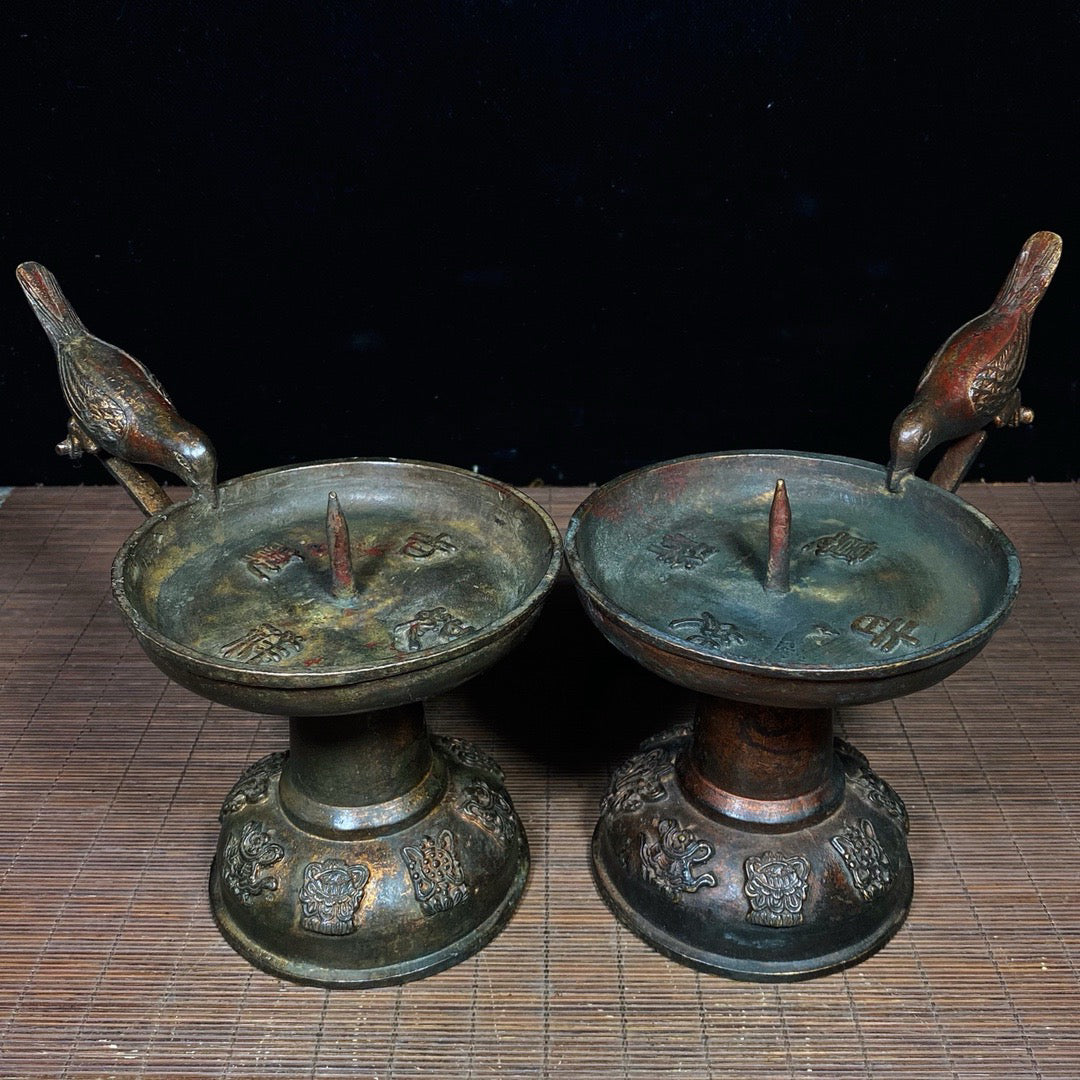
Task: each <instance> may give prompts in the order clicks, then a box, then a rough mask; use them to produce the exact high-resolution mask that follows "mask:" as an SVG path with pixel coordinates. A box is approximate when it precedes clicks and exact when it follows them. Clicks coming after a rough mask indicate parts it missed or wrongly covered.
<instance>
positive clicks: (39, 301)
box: [15, 262, 87, 346]
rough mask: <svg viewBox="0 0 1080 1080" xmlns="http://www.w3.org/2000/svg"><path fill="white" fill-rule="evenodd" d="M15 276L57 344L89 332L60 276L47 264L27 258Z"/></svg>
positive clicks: (42, 323)
mask: <svg viewBox="0 0 1080 1080" xmlns="http://www.w3.org/2000/svg"><path fill="white" fill-rule="evenodd" d="M15 276H16V277H17V278H18V279H19V284H20V285H21V286H22V290H23V292H24V293H26V299H27V300H29V301H30V306H31V307H32V308H33V309H34V314H35V315H36V316H37V317H38V322H40V323H41V325H42V327H43V328H44V330H45V333H46V334H48V335H49V338H50V340H51V341H52V343H53V345H54V346H55V345H59V344H60V343H61V342H63V341H67V340H69V339H70V338H73V337H76V336H77V335H79V334H85V333H87V329H86V327H85V326H83V322H82V319H80V318H79V316H78V315H76V314H75V309H74V308H73V307H72V306H71V305H70V304H69V303H68V302H67V298H66V297H65V296H64V294H63V293H62V292H61V291H60V285H59V283H58V282H57V280H56V278H54V277H53V276H52V274H50V273H49V271H48V270H46V269H45V267H44V266H42V265H41V264H40V263H35V262H25V263H23V264H22V265H21V266H19V267H18V269H16V271H15Z"/></svg>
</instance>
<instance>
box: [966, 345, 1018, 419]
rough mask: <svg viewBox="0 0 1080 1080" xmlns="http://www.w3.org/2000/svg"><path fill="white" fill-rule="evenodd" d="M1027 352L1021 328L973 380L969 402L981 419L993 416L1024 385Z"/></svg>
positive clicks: (969, 391) (969, 390)
mask: <svg viewBox="0 0 1080 1080" xmlns="http://www.w3.org/2000/svg"><path fill="white" fill-rule="evenodd" d="M1026 352H1027V334H1026V333H1024V327H1023V326H1021V327H1020V328H1018V332H1017V333H1015V334H1013V336H1012V337H1011V338H1009V340H1008V341H1007V342H1006V343H1005V344H1004V345H1003V346H1002V348H1001V349H1000V350H999V351H998V352H997V353H995V354H994V356H992V357H991V358H990V361H989V363H987V364H986V366H985V367H983V368H982V370H980V371H979V372H978V373H977V374H976V375H975V377H974V378H973V379H972V380H971V385H970V388H969V389H968V400H969V401H970V402H971V405H972V408H974V409H975V411H976V412H977V413H978V414H979V415H981V416H993V415H994V414H995V413H997V412H998V410H999V409H1001V408H1002V406H1003V405H1004V404H1005V402H1006V401H1007V400H1008V398H1009V395H1010V394H1011V393H1012V392H1013V391H1014V390H1015V389H1016V384H1017V383H1018V382H1019V381H1020V375H1021V373H1022V372H1023V370H1024V354H1025V353H1026Z"/></svg>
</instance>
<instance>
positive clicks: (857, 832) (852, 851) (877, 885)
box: [830, 818, 892, 900]
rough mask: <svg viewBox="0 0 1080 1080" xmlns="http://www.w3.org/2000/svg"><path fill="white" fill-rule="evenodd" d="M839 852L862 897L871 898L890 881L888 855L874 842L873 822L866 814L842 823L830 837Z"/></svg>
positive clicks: (886, 886)
mask: <svg viewBox="0 0 1080 1080" xmlns="http://www.w3.org/2000/svg"><path fill="white" fill-rule="evenodd" d="M830 843H831V844H832V846H833V847H834V848H836V850H837V851H838V852H839V853H840V854H841V855H842V856H843V858H844V862H845V863H846V864H847V868H848V872H849V873H850V874H851V881H852V884H853V885H854V886H855V891H856V892H857V893H858V894H859V895H860V896H861V897H862V898H863V899H864V900H873V898H874V897H875V896H877V895H878V894H879V893H883V892H884V891H885V890H886V889H887V888H888V887H889V885H890V883H891V882H892V870H891V869H890V868H889V858H888V856H887V855H886V854H885V852H884V851H883V850H882V848H881V845H880V844H879V843H878V839H877V835H876V834H875V832H874V826H873V825H872V824H871V823H870V822H869V821H867V819H866V818H860V819H859V820H858V821H857V822H855V823H854V824H849V825H847V826H845V828H844V831H843V832H842V833H841V834H840V835H839V836H834V837H833V838H832V840H831V841H830Z"/></svg>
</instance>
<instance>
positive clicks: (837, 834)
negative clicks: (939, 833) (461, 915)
mask: <svg viewBox="0 0 1080 1080" xmlns="http://www.w3.org/2000/svg"><path fill="white" fill-rule="evenodd" d="M690 739H691V735H690V730H689V729H688V728H683V729H676V730H673V731H671V732H667V733H665V734H663V735H660V736H657V737H656V738H653V739H650V740H647V741H646V742H645V743H643V744H642V746H641V748H640V752H639V753H638V754H636V755H635V756H634V757H632V758H630V759H629V761H627V762H625V763H624V764H623V765H622V766H621V767H620V768H619V769H618V770H616V772H615V775H614V777H613V779H612V784H611V788H610V790H609V791H608V794H607V795H606V796H605V798H604V801H603V803H602V805H601V814H600V820H599V822H598V823H597V826H596V831H595V833H594V836H593V845H592V855H593V870H594V874H595V878H596V883H597V887H598V889H599V891H600V894H601V896H603V898H604V900H605V901H606V903H607V904H608V906H609V907H610V908H611V910H612V911H613V912H614V914H615V915H616V917H617V918H618V919H619V920H620V921H621V922H622V923H623V924H624V925H625V926H627V927H628V928H629V929H630V930H632V931H633V932H634V933H635V934H637V935H638V936H639V937H640V938H642V939H643V940H644V941H646V942H647V943H648V944H649V945H651V946H652V947H653V948H655V949H657V950H658V951H659V952H661V953H664V954H665V955H666V956H669V957H671V958H672V959H674V960H678V961H680V962H681V963H684V964H688V965H689V966H691V967H695V968H699V969H701V970H704V971H709V972H715V973H717V974H721V975H726V976H728V977H730V978H734V979H742V980H748V981H756V982H773V981H790V980H795V979H805V978H810V977H812V976H815V975H824V974H826V973H827V972H830V971H835V970H837V969H839V968H843V967H847V966H848V965H850V964H855V963H857V962H858V961H860V960H862V959H863V958H865V957H866V956H868V955H870V954H871V953H873V952H874V951H875V950H877V949H879V948H880V947H881V946H882V945H884V944H885V942H886V941H888V939H889V938H890V937H891V936H892V935H893V934H894V933H895V932H896V931H897V929H899V927H900V926H901V924H902V923H903V921H904V918H905V916H906V915H907V911H908V908H909V907H910V905H911V897H912V890H913V878H912V869H911V859H910V857H909V855H908V850H907V841H906V839H905V833H906V831H907V813H906V811H905V809H904V805H903V803H902V802H901V800H900V798H899V797H898V796H897V795H896V793H895V792H894V791H893V790H892V789H891V788H890V787H889V786H888V785H887V784H886V783H885V782H884V781H882V780H881V779H880V778H879V777H878V776H877V775H876V774H875V773H874V772H873V771H872V770H871V769H870V767H869V764H868V763H867V761H866V759H865V758H864V757H863V756H862V755H861V754H860V753H859V752H858V751H857V750H855V749H854V748H853V747H851V746H849V745H848V744H846V743H844V742H842V741H841V740H837V741H836V765H837V767H838V768H837V771H838V773H839V772H842V774H843V778H844V784H843V795H842V797H841V799H840V800H839V803H838V804H837V805H835V806H834V807H833V808H831V809H830V810H829V812H828V813H827V814H825V815H824V816H822V817H819V818H816V819H811V820H809V821H808V822H806V823H804V824H801V825H798V826H791V827H787V826H785V827H762V826H760V825H754V824H750V823H746V822H740V821H737V820H734V819H733V818H730V817H727V816H725V815H722V814H717V813H715V812H714V811H710V810H709V808H707V807H703V806H702V805H701V804H700V802H697V801H694V800H692V799H691V798H690V797H688V796H687V794H686V793H685V792H684V791H683V790H682V788H681V786H680V783H679V771H680V770H679V767H678V764H679V757H680V755H681V754H684V753H686V752H687V751H688V749H689V745H690Z"/></svg>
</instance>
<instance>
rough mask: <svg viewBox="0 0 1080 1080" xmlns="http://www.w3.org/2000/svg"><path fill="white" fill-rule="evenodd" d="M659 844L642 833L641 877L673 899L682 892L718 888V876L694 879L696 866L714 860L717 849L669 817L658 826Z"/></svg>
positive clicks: (708, 874) (677, 897) (707, 874)
mask: <svg viewBox="0 0 1080 1080" xmlns="http://www.w3.org/2000/svg"><path fill="white" fill-rule="evenodd" d="M657 830H658V836H657V839H656V841H655V842H653V841H652V840H651V838H650V837H649V836H648V834H647V833H642V834H641V875H642V877H644V879H645V880H646V881H647V882H649V883H650V884H652V885H655V886H656V887H657V888H658V889H659V890H660V891H661V892H662V893H663V894H664V895H665V896H666V897H667V898H668V899H669V900H678V899H679V893H692V892H697V891H698V889H700V888H701V887H702V886H705V885H716V877H715V875H714V874H712V873H709V872H706V873H704V874H699V875H698V876H697V877H695V876H694V867H695V866H697V865H699V864H700V863H703V862H708V861H709V859H711V858H712V857H713V846H712V844H710V843H707V842H706V841H704V840H699V839H698V838H697V837H696V836H695V835H694V834H693V833H692V832H691V831H690V830H689V829H684V828H683V827H682V826H681V825H680V824H679V823H678V822H677V821H676V820H675V819H674V818H665V819H664V820H663V821H661V822H660V823H659V824H658V826H657Z"/></svg>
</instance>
